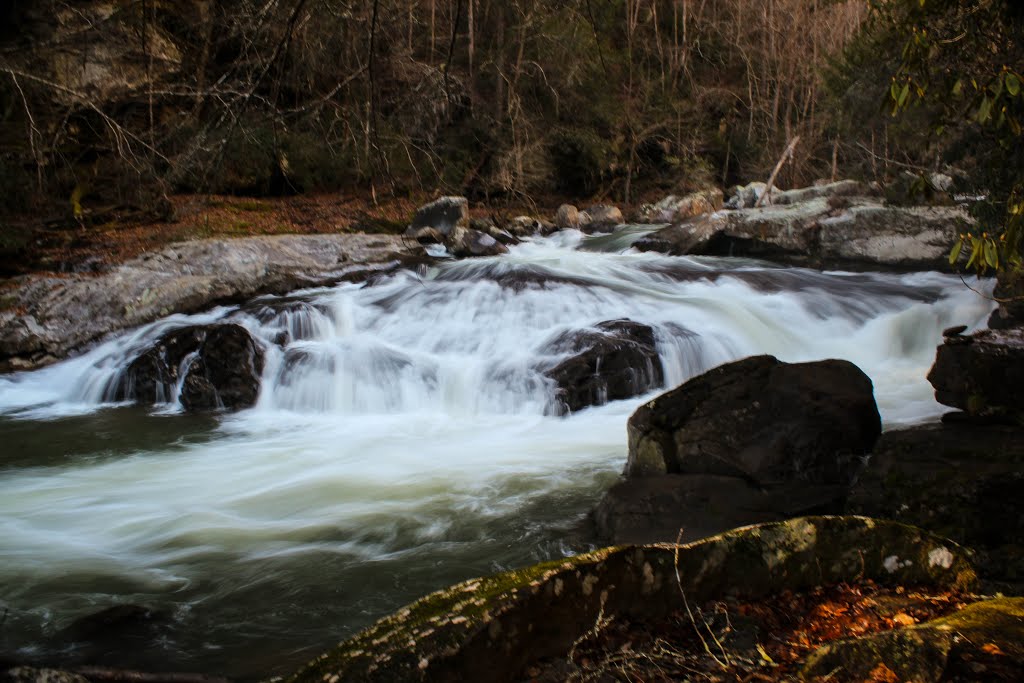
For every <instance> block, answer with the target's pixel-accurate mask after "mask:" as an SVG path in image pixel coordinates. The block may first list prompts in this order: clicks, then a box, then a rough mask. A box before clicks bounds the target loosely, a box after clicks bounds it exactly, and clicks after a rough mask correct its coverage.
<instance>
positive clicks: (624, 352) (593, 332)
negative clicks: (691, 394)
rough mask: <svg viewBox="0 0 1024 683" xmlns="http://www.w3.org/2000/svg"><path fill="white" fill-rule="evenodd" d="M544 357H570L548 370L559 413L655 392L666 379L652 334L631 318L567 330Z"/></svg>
mask: <svg viewBox="0 0 1024 683" xmlns="http://www.w3.org/2000/svg"><path fill="white" fill-rule="evenodd" d="M543 353H546V354H565V353H572V354H574V355H573V356H572V357H570V358H567V359H566V360H563V361H561V362H560V363H558V364H557V365H555V366H554V367H551V368H548V369H546V370H545V374H546V375H547V376H548V377H550V378H551V379H553V380H554V381H555V384H556V386H557V390H556V394H555V396H556V400H557V401H558V411H559V412H573V411H577V410H581V409H582V408H586V407H587V406H594V405H602V404H604V403H607V402H608V401H617V400H620V399H624V398H630V397H632V396H638V395H640V394H643V393H646V392H648V391H651V390H652V389H656V388H658V387H660V386H661V385H662V382H663V381H664V371H663V369H662V367H661V359H660V358H659V356H658V351H657V349H656V347H655V340H654V330H653V329H652V328H651V327H650V326H648V325H642V324H640V323H636V322H633V321H632V320H608V321H605V322H601V323H598V324H597V325H595V326H594V328H593V329H590V330H577V331H573V332H567V333H565V334H563V335H560V336H559V337H558V338H556V339H555V340H553V341H552V342H551V343H550V344H549V345H548V346H547V348H546V349H544V351H543Z"/></svg>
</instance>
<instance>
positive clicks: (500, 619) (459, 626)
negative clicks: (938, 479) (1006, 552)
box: [284, 517, 975, 683]
mask: <svg viewBox="0 0 1024 683" xmlns="http://www.w3.org/2000/svg"><path fill="white" fill-rule="evenodd" d="M934 559H937V560H938V561H933V560H934ZM974 580H975V576H974V571H973V569H972V568H971V566H970V563H969V562H968V560H967V556H966V553H965V552H964V551H963V550H962V549H960V548H959V547H957V546H956V545H955V544H953V543H951V542H949V541H946V540H944V539H941V538H939V537H936V536H933V535H931V534H928V533H926V532H923V531H921V530H918V529H914V528H912V527H908V526H905V525H902V524H896V523H893V522H886V521H880V520H870V519H865V518H860V517H807V518H800V519H795V520H791V521H788V522H782V523H775V524H765V525H760V526H755V527H747V528H744V529H737V530H734V531H731V532H729V533H726V534H722V535H720V536H715V537H713V538H708V539H705V540H703V541H700V542H698V543H692V544H688V545H682V546H676V545H667V544H666V545H652V546H640V547H637V546H627V547H615V548H604V549H601V550H597V551H594V552H592V553H588V554H585V555H579V556H577V557H570V558H561V559H557V560H554V561H551V562H546V563H543V564H538V565H534V566H532V567H527V568H525V569H518V570H515V571H510V572H506V573H503V574H498V575H495V576H490V577H485V578H480V579H472V580H469V581H465V582H463V583H460V584H456V585H454V586H451V587H449V588H445V589H443V590H441V591H438V592H436V593H433V594H431V595H428V596H426V597H424V598H422V599H420V600H418V601H416V602H414V603H412V604H411V605H408V606H407V607H404V608H402V609H401V610H399V611H397V612H396V613H394V614H392V615H390V616H388V617H385V618H383V619H381V620H380V621H378V622H377V623H375V624H373V625H372V626H370V627H369V628H367V629H365V630H364V631H362V632H360V633H358V634H357V635H355V636H353V637H352V638H350V639H349V640H347V641H345V642H343V643H341V644H340V645H338V646H336V647H334V648H332V649H331V650H329V651H328V652H325V653H324V654H322V655H320V656H319V657H316V658H315V659H314V660H313V661H311V662H310V663H309V664H307V665H305V666H304V667H302V668H301V669H299V670H298V671H297V672H295V673H294V674H292V675H291V676H287V677H285V678H284V683H323V681H365V682H371V681H495V682H496V683H503V682H504V681H520V680H529V679H530V678H531V676H529V675H528V674H527V673H526V669H527V667H528V666H530V665H531V664H532V663H533V662H536V661H538V660H541V659H543V658H548V657H551V658H559V659H562V660H564V659H565V658H566V657H567V655H568V653H569V651H570V649H571V648H573V647H574V644H576V643H579V642H580V641H581V640H582V639H584V638H585V637H586V635H587V633H589V632H592V631H594V630H595V628H596V629H600V628H601V626H603V625H604V624H605V623H607V622H604V621H602V619H606V620H608V621H609V622H610V621H615V622H616V623H619V622H621V621H625V620H629V619H648V620H655V621H656V620H658V619H665V618H666V617H667V616H668V615H670V614H671V613H673V612H676V611H677V610H680V609H682V608H683V607H684V605H686V606H689V605H696V606H702V605H705V604H706V603H707V602H709V601H712V600H714V601H725V600H730V599H739V600H753V599H760V598H764V597H767V596H769V595H774V594H779V593H782V592H784V591H801V590H807V589H810V588H812V587H814V586H820V585H829V584H834V583H840V582H857V581H874V582H877V583H878V584H881V585H885V586H901V585H902V586H908V587H920V588H922V589H924V590H936V589H938V590H950V589H952V590H964V589H969V588H971V587H972V586H973V584H974ZM595 624H596V625H597V626H596V627H595ZM709 630H710V629H709ZM728 644H731V643H728ZM697 647H699V645H698V646H697ZM755 661H756V660H755Z"/></svg>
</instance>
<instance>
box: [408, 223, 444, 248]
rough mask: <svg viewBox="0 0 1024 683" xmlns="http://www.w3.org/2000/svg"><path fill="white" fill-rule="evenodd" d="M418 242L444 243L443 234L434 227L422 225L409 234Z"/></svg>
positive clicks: (425, 243)
mask: <svg viewBox="0 0 1024 683" xmlns="http://www.w3.org/2000/svg"><path fill="white" fill-rule="evenodd" d="M409 237H412V238H413V239H414V240H416V241H417V242H418V243H420V244H423V245H427V244H444V235H442V234H441V233H440V231H438V230H437V229H436V228H431V227H424V228H420V229H419V230H417V231H416V232H414V233H412V234H411V235H409Z"/></svg>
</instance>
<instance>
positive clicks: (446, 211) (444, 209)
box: [406, 197, 469, 237]
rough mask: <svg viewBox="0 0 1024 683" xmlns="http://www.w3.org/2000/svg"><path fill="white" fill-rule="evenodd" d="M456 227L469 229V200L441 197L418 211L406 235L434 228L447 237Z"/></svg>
mask: <svg viewBox="0 0 1024 683" xmlns="http://www.w3.org/2000/svg"><path fill="white" fill-rule="evenodd" d="M456 227H461V228H467V227H469V200H468V199H466V198H465V197H441V198H440V199H437V200H435V201H432V202H430V203H429V204H425V205H423V206H421V207H420V208H419V209H417V210H416V214H415V215H414V216H413V218H412V223H411V224H410V225H409V228H408V230H406V234H407V235H409V236H412V235H415V234H416V233H417V232H419V230H420V229H422V228H433V229H434V230H437V231H438V232H439V233H441V234H442V235H444V236H445V237H447V236H448V235H449V234H450V233H451V232H452V230H454V229H455V228H456Z"/></svg>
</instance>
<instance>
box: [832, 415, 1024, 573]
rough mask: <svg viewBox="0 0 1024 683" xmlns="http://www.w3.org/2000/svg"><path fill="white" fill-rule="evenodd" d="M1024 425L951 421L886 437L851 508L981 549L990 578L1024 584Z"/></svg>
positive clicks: (984, 569)
mask: <svg viewBox="0 0 1024 683" xmlns="http://www.w3.org/2000/svg"><path fill="white" fill-rule="evenodd" d="M1021 491H1024V430H1022V429H1021V428H1019V427H1013V426H1009V425H979V424H973V423H967V422H963V421H955V422H946V423H943V424H939V425H927V426H922V427H914V428H911V429H900V430H893V431H887V432H885V433H884V434H882V436H881V438H880V439H879V440H878V443H877V444H876V445H875V448H874V450H873V452H872V455H871V458H870V460H869V461H868V464H867V466H866V467H865V468H864V470H863V472H861V474H860V476H859V477H858V479H857V482H856V484H855V485H854V486H853V489H852V490H851V492H850V495H849V499H848V501H847V506H846V510H847V511H848V512H851V513H854V514H863V515H869V516H872V517H884V518H886V519H893V520H896V521H899V522H903V523H905V524H913V525H914V526H919V527H922V528H924V529H928V530H929V531H932V532H934V533H938V534H941V535H943V536H946V537H948V538H950V539H952V540H954V541H956V542H958V543H960V544H962V545H965V546H968V547H970V548H972V549H973V550H974V551H975V552H976V556H975V557H976V563H977V565H978V568H979V569H980V570H981V573H982V575H983V576H984V577H985V578H986V579H989V580H993V581H996V582H1008V583H1013V584H1017V585H1018V586H1019V585H1021V584H1024V496H1021V495H1020V492H1021Z"/></svg>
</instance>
